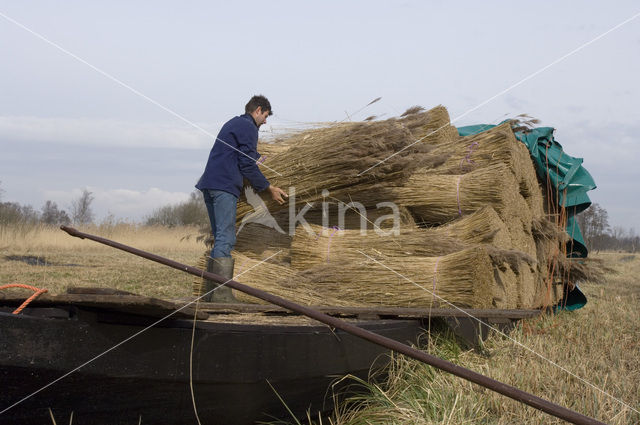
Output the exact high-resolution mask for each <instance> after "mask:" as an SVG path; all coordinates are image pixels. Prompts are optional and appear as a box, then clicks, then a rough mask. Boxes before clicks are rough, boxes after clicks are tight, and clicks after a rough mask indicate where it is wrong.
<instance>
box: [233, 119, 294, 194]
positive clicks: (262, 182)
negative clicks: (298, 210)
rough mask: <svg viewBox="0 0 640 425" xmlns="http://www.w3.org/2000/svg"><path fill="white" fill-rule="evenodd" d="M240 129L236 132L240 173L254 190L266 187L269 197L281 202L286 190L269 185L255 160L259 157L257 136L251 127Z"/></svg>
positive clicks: (261, 189) (257, 190) (259, 190)
mask: <svg viewBox="0 0 640 425" xmlns="http://www.w3.org/2000/svg"><path fill="white" fill-rule="evenodd" d="M242 130H244V131H238V132H237V133H236V139H237V140H238V150H239V151H240V152H242V153H238V166H239V167H240V173H241V174H242V176H243V177H244V178H246V179H247V180H249V183H250V184H251V186H252V187H253V188H254V189H255V190H256V192H262V191H263V190H266V189H268V190H269V193H270V194H271V198H272V199H273V200H274V201H276V202H278V203H279V204H283V203H284V198H287V197H288V195H287V194H286V192H285V191H284V190H282V189H280V188H279V187H276V186H273V185H271V184H270V183H269V181H268V180H267V178H266V177H265V176H264V174H262V171H260V168H258V164H257V162H256V161H257V160H258V158H259V155H258V152H257V151H256V145H257V137H256V136H255V133H254V132H253V131H252V130H253V129H251V130H249V131H247V129H242ZM243 154H244V155H243ZM252 158H255V159H252Z"/></svg>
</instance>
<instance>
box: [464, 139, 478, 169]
mask: <svg viewBox="0 0 640 425" xmlns="http://www.w3.org/2000/svg"><path fill="white" fill-rule="evenodd" d="M478 145H479V143H478V142H473V143H471V144H470V145H469V147H468V148H467V155H466V156H465V157H464V158H462V159H461V160H460V169H461V170H463V167H462V164H463V163H464V162H465V161H466V162H467V163H468V164H475V161H474V160H472V159H471V154H472V153H473V148H475V147H476V146H478Z"/></svg>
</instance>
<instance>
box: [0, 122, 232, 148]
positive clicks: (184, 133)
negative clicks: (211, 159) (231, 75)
mask: <svg viewBox="0 0 640 425" xmlns="http://www.w3.org/2000/svg"><path fill="white" fill-rule="evenodd" d="M198 125H199V126H200V127H202V128H203V129H205V130H206V131H207V132H209V133H210V134H213V136H209V135H207V134H205V133H204V132H203V131H201V130H199V129H197V128H195V127H192V126H189V125H187V124H185V125H178V124H174V125H172V124H158V123H135V122H129V121H119V120H111V119H88V118H42V117H20V116H18V117H16V116H2V117H0V140H11V141H14V142H47V143H64V144H75V145H78V144H80V145H93V146H96V145H98V146H100V145H102V146H122V147H153V148H183V149H202V148H204V147H207V146H211V143H212V139H213V137H215V135H216V134H217V133H218V131H219V130H220V127H221V125H220V124H214V125H211V124H198Z"/></svg>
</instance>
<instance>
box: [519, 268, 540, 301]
mask: <svg viewBox="0 0 640 425" xmlns="http://www.w3.org/2000/svg"><path fill="white" fill-rule="evenodd" d="M516 275H517V276H518V308H524V309H529V308H537V307H540V306H541V305H539V303H538V302H537V300H538V299H539V294H540V284H539V280H538V279H537V276H536V272H535V269H534V268H531V267H529V266H527V265H523V266H522V267H520V268H519V269H518V272H517V273H516Z"/></svg>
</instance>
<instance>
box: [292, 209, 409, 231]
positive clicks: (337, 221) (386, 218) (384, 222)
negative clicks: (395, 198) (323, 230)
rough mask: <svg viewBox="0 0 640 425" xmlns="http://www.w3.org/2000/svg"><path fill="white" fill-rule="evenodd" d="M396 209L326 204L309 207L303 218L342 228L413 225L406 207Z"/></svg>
mask: <svg viewBox="0 0 640 425" xmlns="http://www.w3.org/2000/svg"><path fill="white" fill-rule="evenodd" d="M396 207H397V211H395V210H394V209H392V208H389V207H380V208H366V207H365V208H364V209H363V208H358V207H357V206H353V205H351V206H349V205H347V204H343V205H339V204H335V203H331V204H327V208H325V209H324V210H323V209H322V208H313V209H310V210H309V211H308V212H307V213H306V214H305V215H304V218H305V220H306V221H307V223H309V224H313V225H317V226H323V227H327V228H333V227H338V228H340V229H342V230H364V231H375V230H376V229H384V230H388V229H391V228H393V227H395V226H399V227H403V228H404V227H415V226H416V223H415V220H414V219H413V216H412V215H411V212H410V211H409V209H407V208H406V207H403V206H401V205H396Z"/></svg>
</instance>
